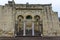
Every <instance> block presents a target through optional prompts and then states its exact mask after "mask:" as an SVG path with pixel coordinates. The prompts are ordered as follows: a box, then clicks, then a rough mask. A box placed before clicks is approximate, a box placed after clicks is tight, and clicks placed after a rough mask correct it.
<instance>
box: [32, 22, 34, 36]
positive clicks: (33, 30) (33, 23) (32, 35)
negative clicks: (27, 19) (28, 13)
mask: <svg viewBox="0 0 60 40" xmlns="http://www.w3.org/2000/svg"><path fill="white" fill-rule="evenodd" d="M32 36H34V22H32Z"/></svg>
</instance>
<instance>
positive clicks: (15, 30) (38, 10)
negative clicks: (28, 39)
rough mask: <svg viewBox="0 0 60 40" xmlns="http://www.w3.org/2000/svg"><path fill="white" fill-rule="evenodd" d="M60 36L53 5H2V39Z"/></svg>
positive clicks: (0, 18) (0, 6) (0, 33)
mask: <svg viewBox="0 0 60 40" xmlns="http://www.w3.org/2000/svg"><path fill="white" fill-rule="evenodd" d="M2 36H7V37H13V36H60V27H59V19H58V13H57V12H54V11H53V10H52V6H51V4H29V3H26V4H16V3H15V2H14V1H8V4H5V5H0V37H2Z"/></svg>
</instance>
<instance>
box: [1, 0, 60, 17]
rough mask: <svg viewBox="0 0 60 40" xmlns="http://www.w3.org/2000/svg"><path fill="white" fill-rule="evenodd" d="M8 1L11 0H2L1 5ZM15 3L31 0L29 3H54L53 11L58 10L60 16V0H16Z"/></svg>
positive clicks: (24, 2)
mask: <svg viewBox="0 0 60 40" xmlns="http://www.w3.org/2000/svg"><path fill="white" fill-rule="evenodd" d="M8 1H11V0H0V5H4V4H5V3H8ZM14 1H15V3H19V4H20V3H22V4H26V2H29V4H52V9H53V11H57V12H58V16H59V17H60V0H14Z"/></svg>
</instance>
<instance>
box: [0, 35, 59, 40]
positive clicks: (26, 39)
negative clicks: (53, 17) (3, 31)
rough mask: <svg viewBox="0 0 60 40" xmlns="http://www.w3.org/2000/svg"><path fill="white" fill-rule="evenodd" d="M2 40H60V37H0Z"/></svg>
mask: <svg viewBox="0 0 60 40" xmlns="http://www.w3.org/2000/svg"><path fill="white" fill-rule="evenodd" d="M0 40H60V37H37V36H35V37H33V36H30V37H28V36H26V37H23V36H22V37H0Z"/></svg>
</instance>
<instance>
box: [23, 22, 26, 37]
mask: <svg viewBox="0 0 60 40" xmlns="http://www.w3.org/2000/svg"><path fill="white" fill-rule="evenodd" d="M25 27H26V24H25V21H24V27H23V36H25V35H26V30H25V29H26V28H25Z"/></svg>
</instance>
